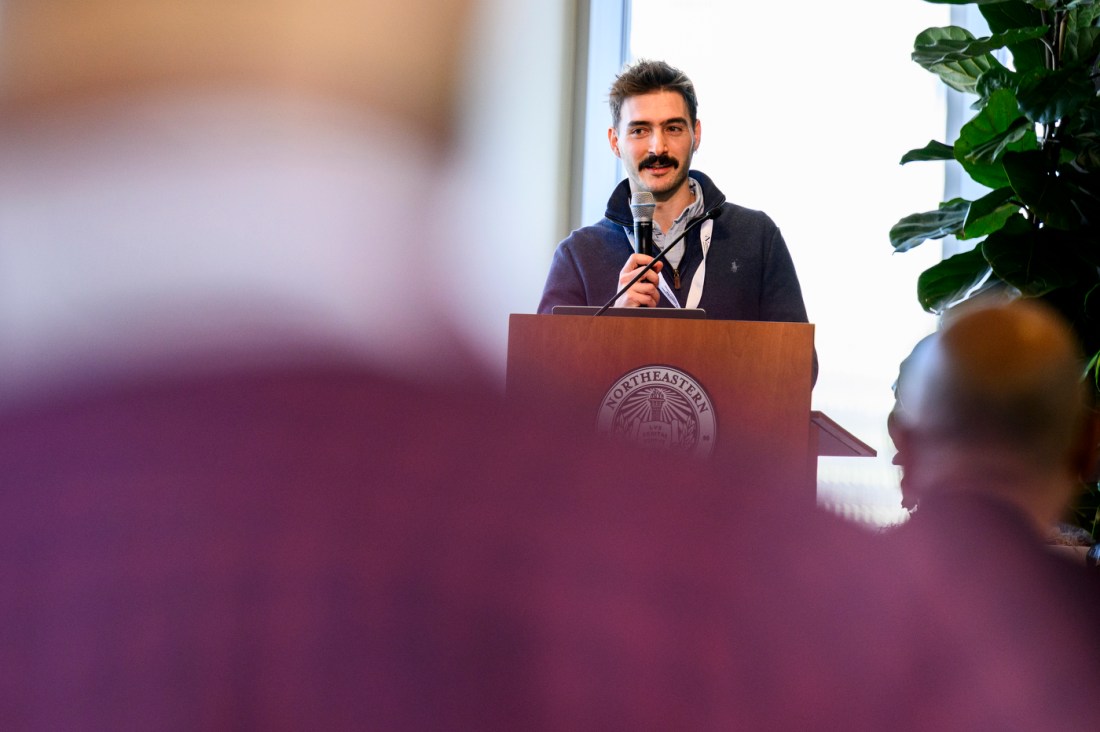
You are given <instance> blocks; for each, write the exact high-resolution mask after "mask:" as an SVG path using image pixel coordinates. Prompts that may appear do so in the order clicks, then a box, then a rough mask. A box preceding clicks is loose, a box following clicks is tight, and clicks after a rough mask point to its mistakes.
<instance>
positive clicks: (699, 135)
mask: <svg viewBox="0 0 1100 732" xmlns="http://www.w3.org/2000/svg"><path fill="white" fill-rule="evenodd" d="M702 140H703V125H702V123H701V122H700V121H699V120H695V144H694V145H692V146H691V151H692V152H696V151H698V150H699V143H700V142H701V141H702Z"/></svg>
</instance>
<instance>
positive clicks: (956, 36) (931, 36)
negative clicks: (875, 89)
mask: <svg viewBox="0 0 1100 732" xmlns="http://www.w3.org/2000/svg"><path fill="white" fill-rule="evenodd" d="M975 40H976V39H975V38H974V35H973V34H972V33H971V32H970V31H968V30H966V29H965V28H959V27H958V26H947V27H945V28H928V29H926V30H925V31H923V32H922V33H920V34H919V35H918V36H917V38H916V40H915V41H914V42H913V54H912V58H913V60H914V61H916V62H917V63H918V64H919V65H920V66H921V67H922V68H924V69H927V70H928V71H931V72H932V73H933V74H936V75H937V76H939V77H940V80H941V81H943V83H944V84H947V85H948V86H949V87H951V88H952V89H955V90H957V91H961V92H967V93H971V94H972V93H974V90H975V88H976V87H977V84H978V79H979V78H980V77H981V75H982V74H984V73H985V72H987V71H989V70H990V69H992V68H996V67H999V66H1000V65H1001V64H1000V63H998V62H997V59H995V58H993V56H992V54H990V53H988V52H982V53H978V54H976V55H968V54H966V53H965V52H963V51H961V50H960V49H965V48H966V47H967V46H968V44H970V43H972V42H974V41H975Z"/></svg>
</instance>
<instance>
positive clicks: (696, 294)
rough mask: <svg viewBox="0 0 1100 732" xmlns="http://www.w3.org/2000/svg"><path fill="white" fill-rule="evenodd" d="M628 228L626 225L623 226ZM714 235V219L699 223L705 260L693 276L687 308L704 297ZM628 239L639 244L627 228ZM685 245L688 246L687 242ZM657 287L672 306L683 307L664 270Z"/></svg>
mask: <svg viewBox="0 0 1100 732" xmlns="http://www.w3.org/2000/svg"><path fill="white" fill-rule="evenodd" d="M623 228H624V229H626V227H625V226H624V227H623ZM713 235H714V220H713V219H707V220H706V221H704V222H703V223H702V224H700V225H699V244H700V245H701V246H702V248H703V261H701V262H699V267H698V269H696V270H695V274H694V275H693V276H692V278H691V289H689V290H688V298H687V304H685V305H683V307H686V308H697V307H699V301H700V300H701V299H702V297H703V280H705V279H706V275H707V252H708V251H710V240H711V237H712V236H713ZM626 236H627V239H629V240H630V245H631V246H635V247H636V246H637V245H636V244H635V243H634V232H632V231H630V230H629V229H626ZM684 246H685V247H686V246H687V243H686V242H685V244H684ZM657 289H658V290H660V292H661V294H662V295H664V296H665V299H666V300H668V301H669V302H670V303H672V307H674V308H678V307H681V305H680V301H679V299H677V297H676V295H675V293H673V291H672V288H671V287H669V286H668V282H666V281H665V275H664V272H658V273H657Z"/></svg>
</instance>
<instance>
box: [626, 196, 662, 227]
mask: <svg viewBox="0 0 1100 732" xmlns="http://www.w3.org/2000/svg"><path fill="white" fill-rule="evenodd" d="M655 208H657V199H655V198H654V197H653V194H652V193H650V192H649V191H638V192H637V193H635V194H634V195H632V196H631V197H630V213H631V215H633V216H634V221H635V222H638V221H643V222H652V221H653V209H655Z"/></svg>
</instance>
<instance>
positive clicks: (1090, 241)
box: [1058, 165, 1100, 264]
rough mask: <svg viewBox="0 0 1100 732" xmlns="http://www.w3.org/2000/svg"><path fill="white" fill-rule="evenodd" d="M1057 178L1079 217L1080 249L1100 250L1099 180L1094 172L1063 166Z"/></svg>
mask: <svg viewBox="0 0 1100 732" xmlns="http://www.w3.org/2000/svg"><path fill="white" fill-rule="evenodd" d="M1058 178H1059V181H1060V182H1061V184H1062V185H1063V186H1065V189H1066V191H1067V195H1068V197H1069V200H1070V202H1071V203H1072V204H1073V207H1074V209H1076V211H1077V213H1078V214H1079V215H1080V217H1081V221H1082V229H1083V230H1082V231H1081V232H1079V233H1078V234H1077V236H1080V237H1081V239H1082V245H1081V248H1086V247H1087V248H1093V249H1097V248H1100V180H1097V175H1096V171H1095V170H1082V169H1080V168H1077V167H1075V166H1071V165H1065V166H1061V167H1059V169H1058ZM1097 264H1100V262H1097Z"/></svg>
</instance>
